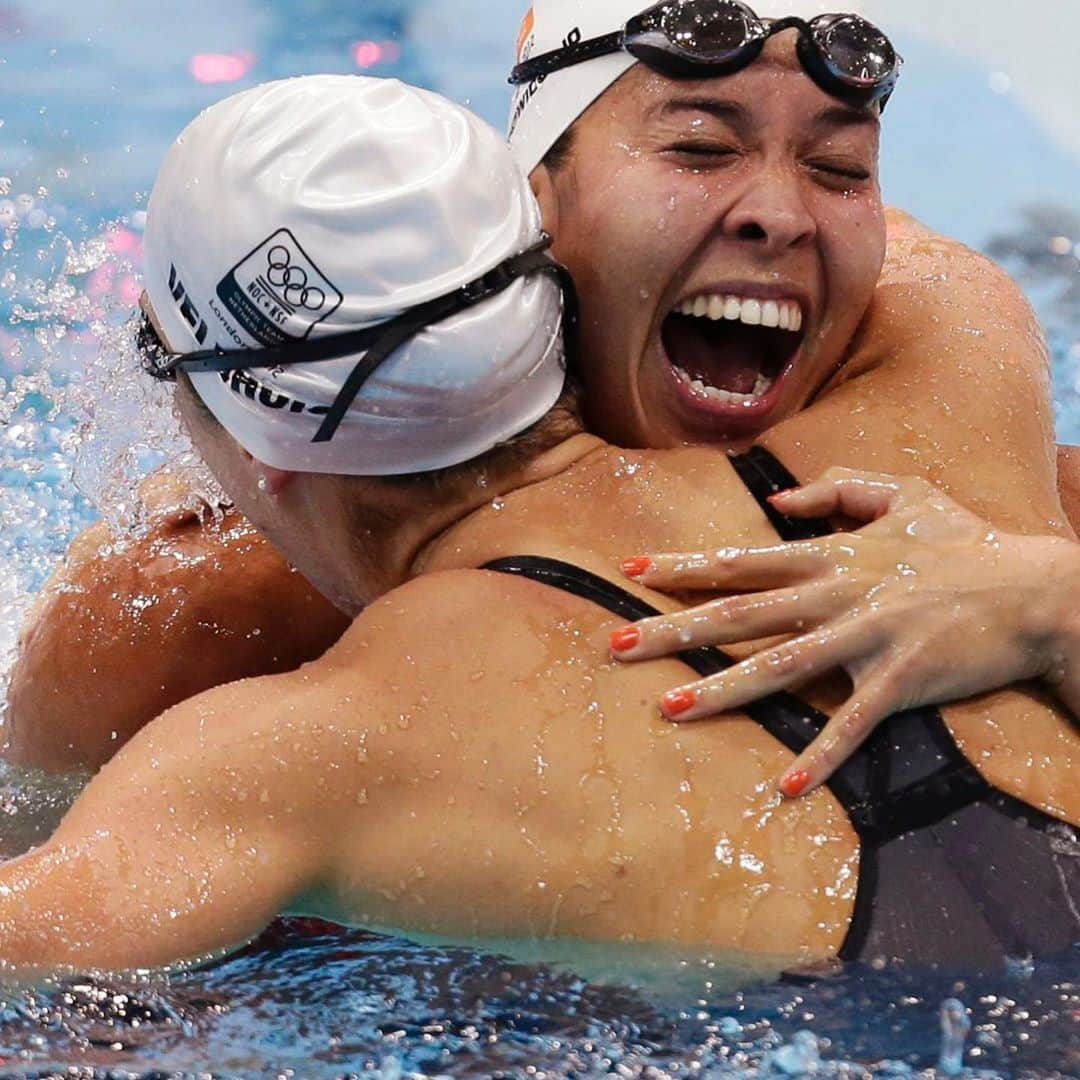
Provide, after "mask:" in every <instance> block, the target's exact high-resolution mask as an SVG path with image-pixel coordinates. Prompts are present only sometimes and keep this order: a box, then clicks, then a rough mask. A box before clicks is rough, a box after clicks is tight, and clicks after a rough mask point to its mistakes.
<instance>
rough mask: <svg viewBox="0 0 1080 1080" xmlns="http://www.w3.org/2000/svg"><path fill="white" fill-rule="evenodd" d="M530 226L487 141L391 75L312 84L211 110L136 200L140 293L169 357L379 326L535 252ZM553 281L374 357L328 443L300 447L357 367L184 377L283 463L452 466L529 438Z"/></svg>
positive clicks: (256, 92) (523, 189)
mask: <svg viewBox="0 0 1080 1080" xmlns="http://www.w3.org/2000/svg"><path fill="white" fill-rule="evenodd" d="M541 235H542V234H541V231H540V212H539V208H538V206H537V205H536V202H535V199H534V198H533V195H532V192H531V191H530V189H529V186H528V181H527V180H526V178H525V177H524V175H523V174H522V172H521V170H520V169H519V168H518V166H517V165H516V163H515V162H514V159H513V155H512V154H511V152H510V150H509V148H508V147H507V145H506V143H505V141H504V140H503V139H502V137H501V136H500V135H499V134H498V133H497V132H495V131H494V130H493V129H492V128H490V127H489V126H488V125H487V124H485V123H483V121H481V120H479V119H478V118H477V117H475V116H473V115H472V114H471V113H470V112H468V111H467V110H466V109H463V108H461V107H459V106H457V105H454V104H452V103H451V102H449V101H447V100H446V99H444V98H442V97H439V96H438V95H436V94H432V93H428V92H427V91H424V90H419V89H416V88H414V87H411V86H406V85H403V84H402V83H400V82H397V81H396V80H389V79H372V78H365V77H361V76H348V75H317V76H311V77H307V78H302V79H290V80H286V81H283V82H276V83H269V84H266V85H264V86H258V87H255V88H254V89H252V90H248V91H245V92H244V93H241V94H237V95H235V96H234V97H230V98H228V99H226V100H225V101H222V102H220V103H219V104H217V105H214V106H213V107H212V108H210V109H208V110H207V111H206V112H204V113H203V114H202V115H201V116H199V117H198V119H196V120H195V121H194V122H193V123H192V124H191V125H190V126H189V127H188V128H187V129H186V130H185V131H184V133H183V134H182V135H181V136H180V138H179V139H178V140H177V141H176V143H175V145H174V146H173V148H172V149H171V151H170V152H169V154H168V157H167V158H166V160H165V164H164V165H163V166H162V169H161V172H160V173H159V175H158V180H157V183H156V185H155V187H154V191H153V194H152V195H151V198H150V205H149V212H148V217H147V223H146V243H145V249H146V289H147V293H148V295H149V299H150V302H151V305H152V307H153V310H154V314H155V315H156V317H157V319H158V322H159V324H160V326H161V329H162V330H163V331H164V335H165V337H166V339H167V343H168V345H169V347H170V348H171V349H172V350H173V351H175V352H181V353H190V352H195V351H200V350H205V349H211V348H213V347H215V346H220V347H221V348H223V349H227V350H234V349H260V348H265V347H277V346H286V347H288V346H289V345H290V343H292V342H295V341H302V340H303V339H309V340H310V341H312V342H315V341H316V340H318V339H322V338H327V337H329V336H331V335H339V334H341V333H343V332H346V331H351V330H357V329H359V328H363V327H367V326H371V325H373V324H378V323H382V322H385V321H387V320H389V319H391V318H393V317H394V316H397V315H399V314H401V313H402V312H404V311H406V310H407V309H410V308H414V307H416V306H417V305H419V304H422V303H424V302H426V301H430V300H432V299H434V298H436V297H440V296H443V295H445V294H447V293H450V292H452V291H453V290H455V289H457V288H459V287H461V286H464V285H466V284H468V283H470V282H472V281H474V280H475V279H477V278H479V277H480V276H482V275H484V274H486V273H487V272H488V271H490V270H492V269H493V268H495V267H497V266H499V265H500V264H501V263H503V262H504V261H505V260H507V259H508V258H509V257H511V256H514V255H516V254H518V253H519V252H521V251H523V250H525V249H527V248H529V247H531V246H533V245H535V244H536V242H537V241H538V239H539V238H540V237H541ZM561 314H562V296H561V293H560V290H559V288H558V285H557V284H556V282H555V281H554V280H553V279H552V277H551V275H549V274H546V273H538V274H532V275H531V276H528V277H521V278H518V279H517V280H516V281H514V282H513V284H511V285H510V286H509V287H508V288H506V289H505V290H503V291H502V292H500V293H499V294H498V295H496V296H494V297H492V298H490V299H487V300H484V301H483V302H482V303H480V304H478V305H477V306H475V307H473V308H471V309H470V310H467V311H464V312H462V313H460V314H458V315H455V316H453V317H451V318H448V319H446V320H445V321H443V322H440V323H437V324H434V325H432V326H430V327H428V328H427V329H426V330H424V331H423V332H422V333H419V334H417V335H416V336H415V337H413V338H411V340H409V341H408V342H407V343H406V344H405V345H403V346H402V347H401V348H400V349H398V350H397V351H395V352H393V353H392V354H391V356H390V358H389V359H388V360H387V361H386V362H384V363H383V364H382V365H381V366H380V367H379V368H378V370H377V371H376V372H375V374H374V375H373V376H372V377H371V379H370V380H369V381H368V382H367V383H365V385H364V387H363V390H362V391H361V393H360V395H359V396H358V397H357V398H356V399H355V400H354V401H353V402H352V404H351V407H350V408H349V409H348V411H347V412H346V413H345V415H344V417H343V419H342V421H341V423H340V425H339V427H338V428H337V430H336V432H335V433H334V435H333V437H332V438H330V439H329V441H326V442H313V441H312V440H313V438H314V436H315V434H316V432H317V431H318V430H319V427H320V424H321V422H322V420H323V418H324V416H325V414H326V413H327V412H328V410H329V407H330V406H331V405H332V404H333V403H334V401H335V400H336V399H337V396H338V394H339V391H340V390H341V388H342V385H343V384H344V383H345V381H346V379H347V378H348V376H349V375H350V373H351V372H352V371H353V370H354V368H355V367H356V366H357V363H358V361H359V360H360V358H361V356H362V355H363V354H360V355H355V354H354V355H352V356H349V357H345V358H342V359H335V360H326V361H320V362H313V363H295V364H293V363H290V364H288V365H286V366H283V367H276V368H272V369H271V368H257V369H251V370H247V371H241V372H235V373H232V374H231V375H230V374H228V373H225V374H221V373H217V372H193V373H192V375H191V378H192V382H193V384H194V386H195V388H196V389H197V391H198V393H199V395H200V396H201V397H202V399H203V400H204V401H205V402H206V404H207V406H208V407H209V408H210V410H211V411H212V412H213V413H214V415H215V416H216V417H217V418H218V420H219V421H220V422H221V423H222V424H223V425H224V427H225V428H226V429H227V430H228V431H229V432H230V433H231V434H232V436H233V437H234V438H235V439H236V440H237V441H238V442H239V443H240V444H241V445H242V446H243V447H244V448H245V449H246V450H247V451H248V452H249V453H251V454H253V455H254V456H255V457H256V458H257V459H258V460H260V461H262V462H264V463H266V464H267V465H271V466H274V467H277V468H281V469H289V470H293V471H305V472H321V473H337V474H347V475H358V476H386V475H393V474H404V473H413V472H426V471H429V470H433V469H439V468H444V467H447V466H451V465H457V464H460V463H462V462H464V461H468V460H469V459H471V458H473V457H476V456H477V455H479V454H482V453H485V452H486V451H488V450H490V449H491V448H492V447H494V446H496V445H497V444H498V443H500V442H503V441H504V440H506V439H508V438H510V437H512V436H513V435H516V434H518V433H520V432H522V431H524V430H525V429H526V428H528V427H530V426H531V425H532V424H534V423H535V422H536V421H537V420H539V419H540V418H541V417H542V416H544V414H545V413H547V412H548V411H549V410H550V408H551V407H552V405H554V403H555V401H556V400H557V399H558V397H559V394H560V393H561V391H562V387H563V383H564V379H565V367H564V358H563V351H562V335H561V332H560V323H561Z"/></svg>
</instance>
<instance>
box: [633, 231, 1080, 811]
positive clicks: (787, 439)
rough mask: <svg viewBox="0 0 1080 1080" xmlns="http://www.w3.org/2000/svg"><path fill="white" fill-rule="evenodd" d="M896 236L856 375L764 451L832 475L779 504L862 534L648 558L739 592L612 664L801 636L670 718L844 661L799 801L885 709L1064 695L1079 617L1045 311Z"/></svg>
mask: <svg viewBox="0 0 1080 1080" xmlns="http://www.w3.org/2000/svg"><path fill="white" fill-rule="evenodd" d="M898 224H899V228H897V229H896V230H894V231H895V233H896V235H895V238H894V242H893V244H892V246H891V248H890V257H889V260H888V262H887V265H886V268H885V271H884V273H883V275H882V284H881V285H880V286H879V288H878V292H877V295H876V296H875V298H874V301H873V304H872V307H871V310H870V312H869V314H868V316H867V319H866V322H865V324H864V326H863V329H862V330H861V332H860V336H859V340H858V342H857V343H856V348H855V350H854V355H853V357H852V361H851V363H850V365H849V366H848V368H846V369H845V370H844V371H843V372H842V373H841V375H840V376H839V377H838V378H837V380H836V382H835V385H833V386H831V387H829V388H827V391H826V392H825V393H824V394H823V395H822V396H821V397H820V398H819V400H818V401H817V402H816V403H815V404H814V405H813V406H812V407H811V408H810V409H809V410H807V412H805V413H804V414H802V415H801V416H798V417H795V418H794V419H792V420H789V421H786V422H785V423H784V424H781V425H780V426H779V427H778V428H776V429H774V430H773V431H771V432H769V433H767V434H766V436H765V437H764V438H763V440H762V441H763V443H764V445H766V446H767V447H768V448H769V449H770V450H772V451H773V452H774V453H776V454H778V455H779V457H780V458H781V460H782V461H784V462H785V463H786V464H788V466H789V467H791V468H794V469H795V470H796V471H797V472H798V473H800V474H801V475H803V476H806V477H811V476H814V475H822V474H825V475H826V476H827V479H826V480H825V481H824V482H823V483H820V484H814V485H811V487H810V488H808V489H806V490H804V491H803V492H802V493H799V494H794V495H789V496H786V497H784V498H783V499H781V500H780V504H781V505H778V507H777V508H778V509H781V510H783V512H786V513H789V514H790V515H791V516H799V515H803V516H805V515H808V514H809V515H811V516H825V517H828V516H830V515H832V514H839V515H841V516H850V517H852V518H855V519H856V520H857V521H862V522H867V521H870V522H872V524H870V525H868V526H866V527H865V528H863V529H860V530H859V531H857V532H855V533H852V534H841V535H839V536H836V537H833V538H830V539H826V540H820V541H810V542H807V543H804V544H796V545H789V546H780V547H775V548H769V549H761V550H756V551H743V552H725V553H722V554H721V555H720V556H718V557H715V558H713V557H710V556H708V555H704V554H702V553H698V556H700V557H695V558H693V559H692V560H691V561H690V562H688V561H687V559H686V557H685V556H677V555H676V556H655V557H654V559H653V563H654V566H655V567H656V570H655V572H654V574H653V575H649V576H647V577H646V578H645V579H644V580H645V582H646V583H647V584H654V585H657V586H662V587H671V588H687V587H689V588H693V587H695V586H697V587H705V586H708V587H710V588H713V589H722V590H724V591H725V592H738V593H740V594H742V595H740V596H737V597H732V598H730V599H727V600H721V601H719V602H717V603H715V604H712V605H710V606H708V607H707V608H704V609H699V610H697V611H691V612H687V613H684V614H683V615H680V616H678V617H676V618H675V619H669V620H665V621H663V622H652V623H649V624H645V625H644V626H643V627H642V628H641V629H642V631H643V633H642V641H641V645H640V646H639V647H638V648H636V649H634V650H629V651H625V652H623V653H620V654H619V655H620V656H626V657H628V658H635V659H636V658H638V657H642V658H644V657H645V656H652V655H658V654H660V653H664V652H670V651H672V650H673V648H675V647H676V644H677V643H678V639H679V635H680V634H682V633H685V632H689V633H690V635H691V638H692V640H694V641H695V642H700V643H704V642H711V643H714V644H720V643H728V644H730V643H734V642H740V641H741V642H745V641H750V640H758V639H761V638H764V637H767V636H770V635H776V634H793V635H795V638H794V640H792V641H789V642H787V643H785V644H783V645H780V646H778V647H776V648H772V649H767V650H766V651H764V652H762V653H760V655H758V656H755V657H753V658H751V659H750V660H748V661H747V662H745V663H744V664H741V665H739V666H738V667H736V668H734V669H732V670H731V671H730V672H727V673H725V674H724V675H723V676H720V677H719V678H718V679H717V680H715V681H713V682H712V683H710V684H709V685H708V686H695V687H692V688H683V692H681V693H676V694H674V695H673V696H672V697H670V698H669V699H667V711H668V713H669V714H671V713H672V712H673V711H676V712H678V713H679V718H681V719H689V718H692V717H697V716H704V715H709V714H711V713H714V712H716V711H718V710H720V709H726V708H732V707H734V706H735V705H737V704H742V703H745V702H747V701H749V700H753V699H755V698H757V697H760V696H762V695H763V694H767V693H770V692H772V691H773V690H776V689H778V688H780V687H781V686H785V687H786V686H791V685H797V684H799V683H805V682H808V681H810V680H811V679H813V678H814V677H816V676H818V675H819V674H821V673H823V672H824V671H827V670H830V669H835V668H845V669H846V670H847V671H848V673H849V675H850V676H851V677H852V679H853V680H854V682H855V692H854V694H853V695H852V696H851V697H850V698H849V700H848V701H847V703H846V704H845V706H844V707H843V708H842V709H841V710H840V712H839V713H838V714H837V715H836V716H835V717H834V721H833V724H832V725H830V728H829V730H828V731H827V732H826V733H825V734H824V735H823V736H822V738H821V739H819V740H818V742H817V743H816V744H815V746H814V747H813V748H811V750H810V751H809V752H808V753H807V754H806V755H804V756H803V758H802V759H800V761H799V762H798V763H797V765H796V767H795V768H794V769H793V770H792V771H791V772H790V773H789V774H788V775H787V776H786V777H785V778H784V779H785V781H787V785H786V786H785V790H788V791H789V793H792V794H794V793H796V792H798V791H801V790H807V791H808V790H812V788H813V787H814V786H815V785H816V784H818V783H820V782H822V781H823V780H824V779H825V778H826V777H827V776H828V775H829V774H830V773H831V772H832V771H833V770H834V769H835V768H836V767H837V766H838V765H839V764H840V762H841V761H843V760H844V758H845V757H847V756H848V755H849V754H850V753H851V752H852V751H853V750H854V749H855V748H856V747H857V746H858V745H859V743H861V742H862V740H863V739H864V738H865V737H866V736H867V734H869V732H870V731H871V730H872V729H873V727H874V726H875V725H876V724H877V723H878V722H880V721H881V720H882V719H884V717H885V716H887V715H889V714H890V713H891V712H894V711H896V710H898V709H902V708H906V707H911V706H914V705H917V704H941V703H944V702H947V701H953V700H956V699H957V698H963V697H968V696H970V695H972V694H975V693H978V692H981V691H986V690H990V689H994V688H998V687H1002V686H1005V685H1008V684H1011V683H1014V682H1016V681H1018V680H1023V679H1030V678H1036V677H1047V678H1053V679H1055V680H1057V682H1058V683H1059V688H1060V692H1061V693H1062V695H1063V698H1064V700H1065V701H1066V703H1067V704H1069V705H1070V706H1074V705H1075V704H1076V701H1075V689H1072V688H1071V674H1070V675H1069V676H1065V675H1063V674H1062V672H1063V670H1069V671H1070V672H1071V668H1067V667H1063V665H1066V658H1068V657H1070V656H1071V655H1072V651H1073V649H1074V645H1073V644H1072V642H1071V638H1072V636H1073V633H1074V631H1073V629H1072V623H1073V621H1074V619H1075V616H1074V615H1073V613H1072V609H1071V608H1069V606H1068V604H1062V603H1060V602H1058V600H1059V597H1060V596H1061V592H1060V588H1061V587H1064V586H1065V584H1066V582H1068V581H1071V580H1072V577H1073V575H1074V574H1075V572H1076V571H1075V569H1074V563H1075V561H1076V558H1077V555H1076V553H1077V551H1078V550H1080V549H1077V547H1076V545H1075V542H1074V540H1073V539H1072V537H1073V534H1072V532H1071V530H1070V528H1069V526H1068V524H1067V520H1066V517H1065V514H1064V512H1063V510H1062V506H1061V502H1060V501H1059V498H1058V492H1057V484H1056V480H1057V478H1056V470H1055V468H1054V464H1055V462H1054V456H1053V438H1052V432H1053V412H1052V405H1051V400H1050V380H1049V364H1048V361H1047V355H1046V348H1045V344H1044V342H1043V339H1042V335H1041V332H1040V330H1039V327H1038V323H1037V320H1036V319H1035V316H1034V313H1033V312H1032V311H1031V308H1030V305H1029V304H1028V303H1027V301H1026V299H1025V298H1024V296H1023V294H1022V293H1021V292H1020V290H1019V288H1018V287H1017V286H1016V284H1015V283H1014V282H1013V281H1012V280H1011V279H1010V278H1009V277H1008V276H1007V275H1006V274H1005V273H1004V272H1003V271H1001V270H1000V269H999V268H998V267H996V266H995V265H994V264H993V263H991V262H990V261H989V260H987V259H984V258H983V257H982V256H979V255H977V254H976V253H974V252H972V251H969V250H968V249H966V248H964V247H963V246H962V245H959V244H955V243H953V242H951V241H947V240H944V239H943V238H940V237H935V236H933V235H932V234H930V233H929V232H928V231H926V230H924V229H921V227H918V226H917V224H914V223H905V222H903V221H902V220H901V221H899V223H898ZM830 466H847V467H848V468H850V469H859V470H867V469H873V470H875V473H878V472H880V473H885V472H888V473H895V474H899V475H909V474H916V475H915V478H913V479H910V480H893V478H892V477H891V476H889V477H886V476H879V475H870V476H868V475H866V474H865V472H862V473H861V475H854V474H845V473H843V472H841V473H826V470H827V469H828V468H829V467H830ZM926 481H932V482H933V484H934V485H935V487H933V488H931V487H928V486H927V484H926ZM968 511H971V513H969V512H968ZM650 554H652V553H650ZM679 567H681V569H677V568H679ZM1055 586H1057V587H1058V588H1056V587H1055ZM624 640H625V639H624ZM672 707H674V708H672ZM1014 734H1015V735H1017V737H1020V738H1022V737H1023V736H1022V733H1021V732H1019V731H1016V732H1014Z"/></svg>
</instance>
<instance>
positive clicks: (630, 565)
mask: <svg viewBox="0 0 1080 1080" xmlns="http://www.w3.org/2000/svg"><path fill="white" fill-rule="evenodd" d="M652 564H653V562H652V559H650V558H649V557H648V556H647V555H640V556H638V558H636V559H627V560H626V562H624V563H623V564H622V572H623V573H624V574H625V575H626V576H627V577H628V578H639V577H643V576H644V575H645V574H647V573H648V572H649V571H650V570H651V569H652Z"/></svg>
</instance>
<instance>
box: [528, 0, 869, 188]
mask: <svg viewBox="0 0 1080 1080" xmlns="http://www.w3.org/2000/svg"><path fill="white" fill-rule="evenodd" d="M653 3H655V0H533V5H532V7H531V8H530V9H529V11H528V13H527V14H526V15H525V21H524V22H523V23H522V25H521V33H520V35H519V36H518V43H517V59H516V61H515V63H518V64H520V63H522V62H523V61H525V60H528V59H530V58H531V57H534V56H540V55H542V54H543V53H546V52H551V51H552V50H554V49H559V48H562V47H563V46H564V45H566V44H569V43H571V42H574V41H588V40H589V39H590V38H594V37H601V36H602V35H604V34H611V33H615V32H617V31H619V30H621V29H622V28H623V27H624V26H625V25H626V23H627V22H628V21H629V20H630V19H632V18H633V17H634V16H635V15H640V14H641V13H642V12H643V11H646V10H647V9H648V8H650V7H652V6H653ZM749 6H750V7H751V8H752V9H753V10H754V12H755V14H757V15H758V16H759V17H760V18H762V19H781V18H784V17H786V16H788V15H798V16H800V17H802V18H804V19H812V18H814V16H815V15H822V14H824V13H825V12H833V11H843V12H845V13H848V12H850V13H851V14H859V13H860V0H839V2H838V0H750V3H749ZM637 62H638V61H637V60H636V59H635V58H634V57H633V56H631V55H630V53H628V52H626V51H625V50H621V49H620V50H619V51H618V52H614V53H609V54H608V55H606V56H599V57H597V58H596V59H594V60H586V61H584V62H583V63H580V64H574V65H573V66H572V67H567V68H563V69H562V70H561V71H556V72H553V73H552V74H551V75H548V76H547V78H545V79H543V80H540V81H536V82H532V83H525V84H523V85H521V86H519V87H518V88H517V90H516V92H515V93H514V99H513V102H512V104H511V106H510V143H511V145H512V146H513V147H514V151H515V153H516V154H517V157H518V161H520V162H521V165H522V168H524V169H525V171H526V172H532V170H533V169H535V168H536V166H537V165H539V164H540V162H541V161H542V160H543V158H544V155H545V154H546V153H547V152H548V151H549V150H550V149H551V148H552V146H554V145H555V143H556V142H557V141H558V140H559V137H560V136H561V135H562V134H563V132H565V131H566V130H567V129H568V128H569V127H570V126H571V125H572V124H573V123H574V121H575V120H577V118H578V117H579V116H581V114H582V113H583V112H585V110H586V109H587V108H588V107H589V106H590V105H591V104H592V103H593V102H594V101H595V100H596V99H597V98H598V97H599V96H600V95H601V94H602V93H603V92H604V91H605V90H607V89H608V87H609V86H611V85H612V84H613V83H614V82H616V81H617V80H618V79H619V78H621V77H622V76H623V75H624V74H625V73H626V72H627V71H629V69H630V68H632V67H633V66H634V64H636V63H637Z"/></svg>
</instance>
